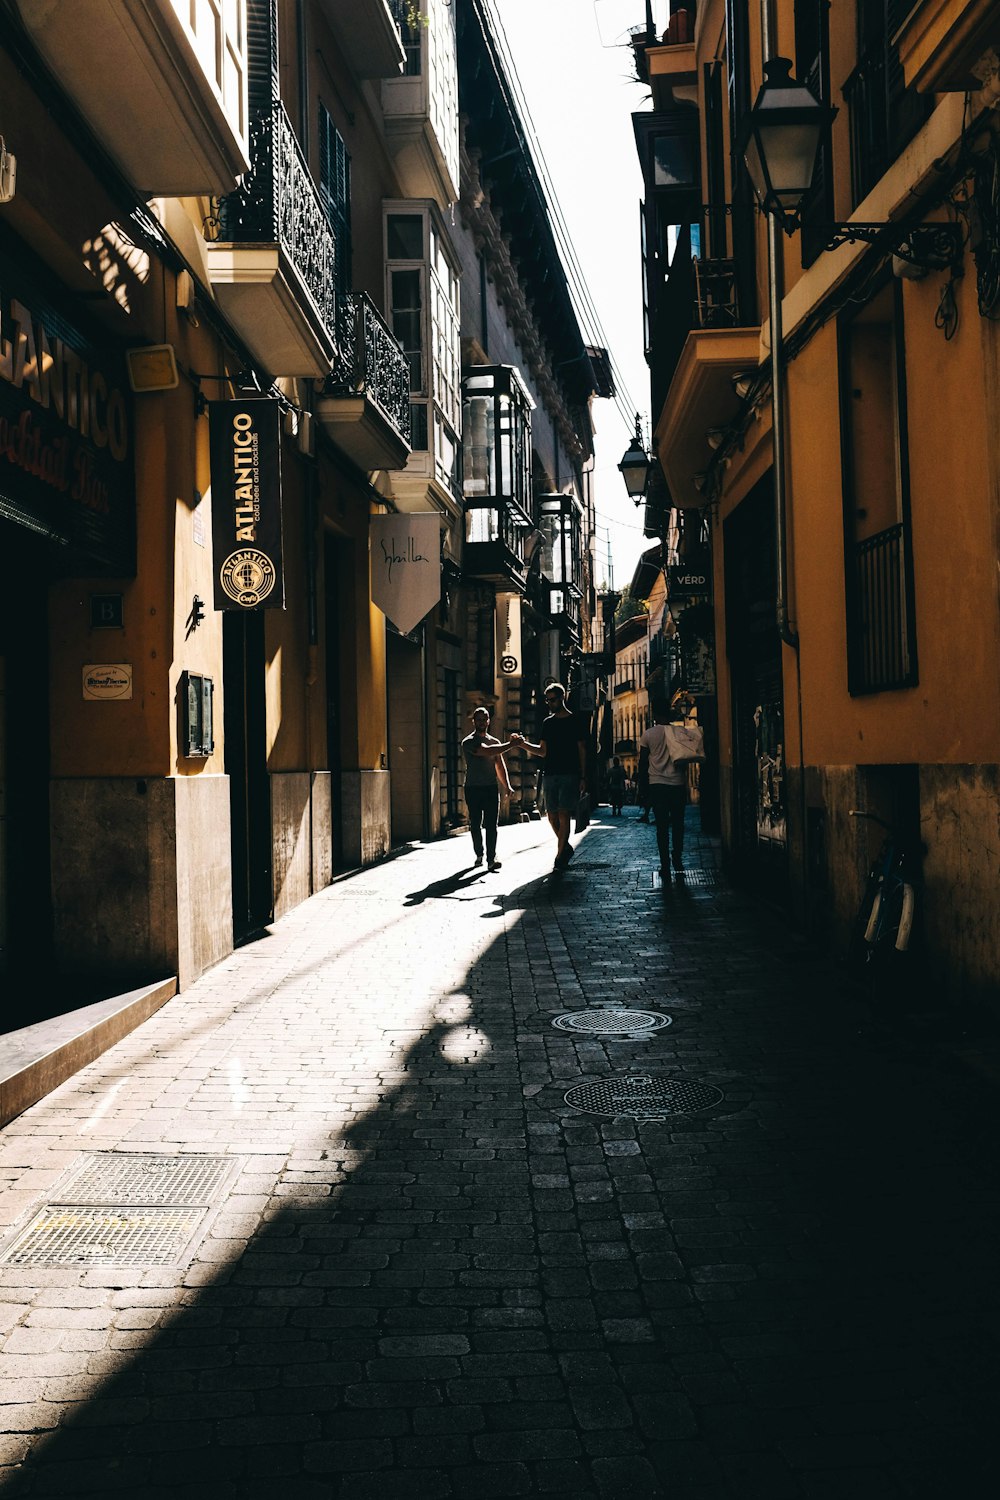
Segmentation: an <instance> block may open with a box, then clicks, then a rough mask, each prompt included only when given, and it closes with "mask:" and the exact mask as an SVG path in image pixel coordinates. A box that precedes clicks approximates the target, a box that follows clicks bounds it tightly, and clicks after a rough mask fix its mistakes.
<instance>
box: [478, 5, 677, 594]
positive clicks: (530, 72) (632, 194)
mask: <svg viewBox="0 0 1000 1500" xmlns="http://www.w3.org/2000/svg"><path fill="white" fill-rule="evenodd" d="M492 8H493V13H494V15H495V16H498V17H499V20H500V22H501V23H502V28H503V32H504V33H505V35H506V39H507V43H508V46H509V49H510V53H511V56H512V58H513V61H514V64H515V68H516V72H517V81H518V83H519V85H520V88H521V91H522V93H523V95H524V98H525V100H526V102H527V106H528V111H529V114H530V120H526V121H525V122H524V123H525V125H526V127H527V128H528V130H529V133H530V127H531V125H532V124H533V125H534V127H535V131H536V133H537V140H538V143H539V146H540V152H541V156H542V157H543V160H544V167H546V168H547V169H548V176H549V178H550V179H551V181H552V184H553V186H554V188H555V195H556V197H557V200H558V204H559V208H560V209H561V211H562V217H563V219H564V221H565V223H566V226H567V229H568V231H569V236H570V240H571V242H572V246H573V250H574V252H575V255H576V259H577V261H578V263H579V266H580V269H581V271H582V275H583V280H584V281H585V283H586V286H587V289H588V291H589V294H590V301H591V303H592V304H593V306H594V309H595V310H596V313H597V318H598V321H599V324H600V327H595V326H594V320H593V318H592V317H589V318H588V316H587V315H586V314H585V313H581V312H580V309H579V307H578V316H580V317H581V325H582V330H583V334H584V338H585V339H586V341H587V342H588V343H590V342H593V343H598V344H604V345H606V346H607V348H608V349H609V350H610V353H611V356H612V358H613V360H614V362H615V366H616V369H617V371H618V373H619V375H620V377H621V379H620V382H619V390H620V392H621V396H622V402H621V404H622V405H624V406H626V407H627V408H629V409H630V410H631V411H632V412H633V413H634V412H635V411H636V410H638V411H639V412H640V413H641V415H642V422H643V431H644V434H645V435H647V436H648V431H649V415H650V413H649V371H648V368H647V366H646V361H645V358H644V356H643V351H642V283H641V275H640V258H639V203H640V201H641V199H642V174H641V172H640V170H639V160H638V157H637V155H636V149H635V137H634V135H633V133H632V119H631V116H632V112H633V111H634V110H640V109H647V108H648V107H649V90H648V89H647V88H646V87H645V86H644V85H641V84H640V83H638V81H637V80H636V78H635V69H634V62H633V56H632V50H631V48H630V47H629V46H628V45H627V40H626V38H627V32H628V28H629V27H634V26H640V25H641V24H642V23H643V20H644V16H645V3H644V0H492ZM666 8H667V7H666V5H665V4H661V3H659V0H658V3H657V5H656V9H657V11H659V10H661V9H662V10H664V11H665V10H666ZM533 145H534V143H533ZM536 161H537V154H536ZM538 165H539V167H540V169H541V168H542V163H538ZM592 409H593V415H594V425H595V428H596V438H595V447H596V461H595V470H594V496H595V504H596V508H597V526H598V534H597V582H598V586H601V585H602V584H603V583H605V582H606V581H608V580H607V572H608V566H607V561H608V551H609V545H610V550H611V557H612V562H613V570H614V576H613V582H614V586H615V587H616V588H618V589H621V588H622V587H623V586H624V585H625V584H627V583H628V582H629V580H630V578H631V576H632V573H633V571H634V569H635V565H636V562H637V561H638V558H639V554H640V553H641V552H642V551H643V550H644V549H645V548H647V547H649V546H651V545H652V543H651V541H650V540H649V539H647V538H644V537H643V534H642V525H641V521H642V512H641V511H639V510H636V508H635V505H634V504H633V502H632V501H631V500H630V499H629V498H628V496H627V495H626V493H625V485H624V482H623V480H622V477H621V475H620V474H619V472H618V467H617V466H618V463H619V461H620V460H621V457H622V454H623V453H624V452H625V449H626V448H627V447H628V445H629V442H630V440H631V438H632V436H633V433H634V426H635V423H634V416H632V417H630V418H629V420H628V422H627V424H626V422H625V420H624V418H623V416H622V415H621V413H620V412H619V409H618V405H616V403H615V402H614V401H595V402H594V404H593V408H592Z"/></svg>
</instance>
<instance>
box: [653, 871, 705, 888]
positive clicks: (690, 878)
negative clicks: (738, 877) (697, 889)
mask: <svg viewBox="0 0 1000 1500" xmlns="http://www.w3.org/2000/svg"><path fill="white" fill-rule="evenodd" d="M652 881H653V890H654V891H659V890H662V889H663V887H664V886H667V887H669V886H670V885H671V884H674V885H677V886H679V887H680V888H681V889H683V888H684V887H685V886H701V887H702V888H705V887H711V888H712V889H714V888H715V887H716V886H717V885H718V884H719V875H718V872H717V871H716V870H684V871H683V872H682V873H680V874H676V873H675V874H674V877H673V880H672V881H665V880H664V879H663V876H662V875H661V874H660V872H659V870H654V871H653V875H652Z"/></svg>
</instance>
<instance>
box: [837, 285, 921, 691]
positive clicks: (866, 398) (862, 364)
mask: <svg viewBox="0 0 1000 1500" xmlns="http://www.w3.org/2000/svg"><path fill="white" fill-rule="evenodd" d="M839 342H840V380H841V441H842V448H843V457H844V464H843V471H844V538H845V582H846V604H847V649H848V687H849V690H850V692H851V693H852V694H853V695H855V696H857V695H860V694H863V693H877V692H882V691H884V690H886V689H890V688H903V687H912V686H913V685H914V684H915V683H916V681H917V653H916V627H915V614H914V604H913V556H912V545H911V535H910V497H909V470H908V462H907V424H906V385H905V365H904V353H903V330H902V292H901V288H900V285H899V282H898V281H893V282H890V283H889V285H887V286H885V287H884V289H883V290H882V291H881V292H880V293H879V294H878V295H877V296H876V297H874V298H873V299H872V300H871V301H870V302H869V303H868V304H867V305H866V306H864V307H862V308H859V309H857V310H856V311H853V312H852V313H850V314H847V315H844V316H843V317H842V318H841V323H840V328H839Z"/></svg>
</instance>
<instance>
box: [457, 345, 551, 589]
mask: <svg viewBox="0 0 1000 1500" xmlns="http://www.w3.org/2000/svg"><path fill="white" fill-rule="evenodd" d="M462 389H463V424H462V431H463V458H464V480H463V493H464V497H465V541H466V565H467V568H468V569H469V571H471V572H475V573H476V575H477V576H480V577H495V578H498V579H500V580H502V581H507V582H509V581H523V575H524V540H525V537H526V535H527V533H528V532H529V531H530V530H531V528H532V526H533V524H534V523H533V520H532V515H531V506H532V500H531V412H532V409H533V406H534V403H533V402H532V399H531V397H530V396H529V394H528V392H527V390H526V389H525V386H524V383H523V381H522V380H521V377H520V375H519V374H518V372H517V370H516V369H514V367H513V366H511V365H480V366H476V367H474V368H473V369H472V370H470V371H469V372H468V373H467V375H466V377H465V380H464V381H463V383H462ZM480 549H482V550H480Z"/></svg>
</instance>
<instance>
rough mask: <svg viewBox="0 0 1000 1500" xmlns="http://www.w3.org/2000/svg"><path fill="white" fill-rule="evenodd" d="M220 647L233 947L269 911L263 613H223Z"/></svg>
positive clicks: (259, 926) (255, 931) (255, 930)
mask: <svg viewBox="0 0 1000 1500" xmlns="http://www.w3.org/2000/svg"><path fill="white" fill-rule="evenodd" d="M222 648H223V681H224V701H225V709H224V715H223V723H224V727H225V744H226V754H225V761H226V775H227V776H228V777H229V813H230V825H231V837H232V859H233V941H234V943H235V944H236V945H237V946H238V945H239V944H240V943H245V942H247V941H248V940H249V939H250V938H253V937H256V936H258V935H259V934H260V933H261V932H262V931H263V929H264V928H265V927H266V926H267V924H268V922H270V920H271V918H272V916H273V912H274V890H273V884H272V880H273V875H272V851H271V778H270V776H269V774H268V770H267V705H266V695H265V679H264V662H265V658H264V613H263V611H262V610H246V611H241V612H239V613H237V612H236V611H235V610H227V611H226V613H225V614H224V615H223V620H222Z"/></svg>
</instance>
